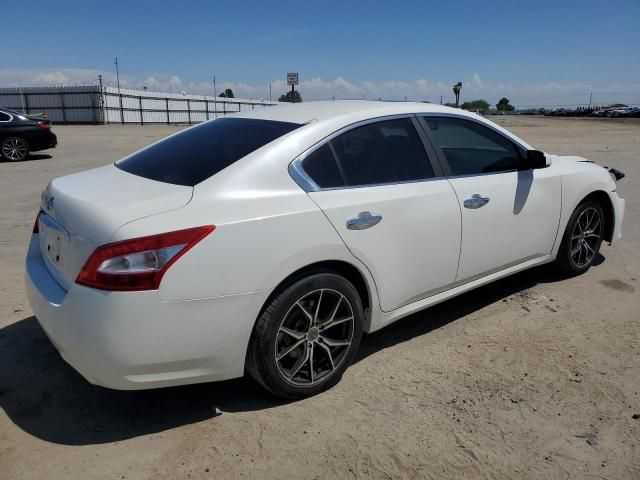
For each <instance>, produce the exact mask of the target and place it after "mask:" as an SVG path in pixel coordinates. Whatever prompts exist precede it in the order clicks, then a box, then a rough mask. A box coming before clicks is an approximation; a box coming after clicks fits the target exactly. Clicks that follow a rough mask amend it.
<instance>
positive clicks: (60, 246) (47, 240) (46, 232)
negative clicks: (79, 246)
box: [40, 213, 70, 271]
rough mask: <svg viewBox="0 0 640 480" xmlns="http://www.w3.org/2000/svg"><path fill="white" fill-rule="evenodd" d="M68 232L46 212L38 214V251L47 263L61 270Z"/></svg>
mask: <svg viewBox="0 0 640 480" xmlns="http://www.w3.org/2000/svg"><path fill="white" fill-rule="evenodd" d="M69 239H70V237H69V233H68V232H67V231H66V230H65V228H64V227H63V226H62V225H60V224H59V223H58V222H56V221H55V220H54V219H53V218H51V217H50V216H49V215H47V214H46V213H41V214H40V251H41V252H42V256H43V257H44V258H45V259H46V260H47V262H48V263H49V265H51V266H52V267H53V268H55V269H56V270H58V271H62V270H63V266H64V262H65V252H66V251H67V247H68V245H69Z"/></svg>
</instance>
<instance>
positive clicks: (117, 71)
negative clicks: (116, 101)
mask: <svg viewBox="0 0 640 480" xmlns="http://www.w3.org/2000/svg"><path fill="white" fill-rule="evenodd" d="M114 63H115V64H116V82H117V84H118V93H120V70H118V57H116V61H115V62H114Z"/></svg>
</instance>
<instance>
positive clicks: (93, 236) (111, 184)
mask: <svg viewBox="0 0 640 480" xmlns="http://www.w3.org/2000/svg"><path fill="white" fill-rule="evenodd" d="M192 194H193V188H192V187H187V186H182V185H173V184H168V183H162V182H157V181H154V180H149V179H146V178H143V177H139V176H136V175H133V174H130V173H127V172H125V171H123V170H120V169H119V168H116V167H115V166H114V165H107V166H104V167H100V168H96V169H93V170H88V171H86V172H81V173H77V174H73V175H69V176H66V177H61V178H57V179H55V180H53V181H52V182H51V183H50V184H49V185H48V186H47V188H46V189H45V191H44V192H43V193H42V203H41V212H40V216H39V219H40V235H39V239H40V250H41V252H42V256H43V258H44V262H45V265H46V267H47V269H48V270H49V272H50V273H51V275H52V276H53V277H54V278H55V279H56V281H57V282H58V283H59V284H60V285H61V286H62V287H63V288H64V289H65V290H68V289H69V287H70V286H71V285H72V284H73V282H74V281H75V279H76V277H77V275H78V272H79V271H80V269H81V268H82V266H83V265H84V263H85V262H86V260H87V259H88V258H89V255H91V253H92V252H93V251H94V250H95V249H96V248H97V247H99V246H100V245H104V244H106V243H109V241H110V240H111V238H113V235H114V233H115V232H116V231H117V230H118V228H120V227H121V226H122V225H124V224H126V223H129V222H131V221H133V220H137V219H140V218H143V217H147V216H150V215H155V214H159V213H163V212H167V211H170V210H176V209H178V208H181V207H183V206H185V205H186V204H187V203H189V201H190V200H191V197H192Z"/></svg>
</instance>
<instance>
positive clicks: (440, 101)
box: [440, 95, 442, 105]
mask: <svg viewBox="0 0 640 480" xmlns="http://www.w3.org/2000/svg"><path fill="white" fill-rule="evenodd" d="M440 105H442V95H440Z"/></svg>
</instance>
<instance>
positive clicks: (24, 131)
mask: <svg viewBox="0 0 640 480" xmlns="http://www.w3.org/2000/svg"><path fill="white" fill-rule="evenodd" d="M57 143H58V138H57V137H56V136H55V134H54V133H53V132H52V131H51V125H50V122H49V121H48V120H43V119H39V118H35V117H30V116H27V115H23V114H22V113H18V112H14V111H12V110H7V109H6V108H0V155H1V156H2V157H3V158H5V159H6V160H9V161H12V162H18V161H20V160H24V159H25V158H27V156H28V155H29V152H36V151H39V150H46V149H48V148H54V147H55V146H56V145H57Z"/></svg>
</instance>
